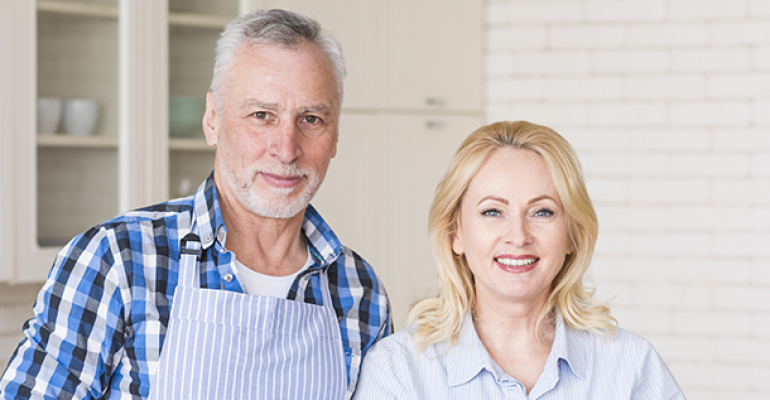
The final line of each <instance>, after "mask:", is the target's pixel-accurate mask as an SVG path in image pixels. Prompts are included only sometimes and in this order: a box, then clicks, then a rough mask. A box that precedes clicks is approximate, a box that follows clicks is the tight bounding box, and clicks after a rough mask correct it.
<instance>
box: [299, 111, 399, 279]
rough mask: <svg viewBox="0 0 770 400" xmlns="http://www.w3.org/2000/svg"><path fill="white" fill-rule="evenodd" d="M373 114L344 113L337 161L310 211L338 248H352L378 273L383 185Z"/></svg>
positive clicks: (382, 257)
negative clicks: (326, 225) (324, 224)
mask: <svg viewBox="0 0 770 400" xmlns="http://www.w3.org/2000/svg"><path fill="white" fill-rule="evenodd" d="M378 122H379V120H378V118H377V116H376V115H361V114H347V115H346V114H343V115H342V117H341V125H340V135H339V142H338V144H337V156H336V157H335V158H334V159H333V160H332V162H331V164H330V165H329V170H328V171H327V174H326V178H325V179H324V182H323V183H322V184H321V188H320V190H319V192H318V194H317V195H316V197H315V198H314V199H313V201H312V204H313V206H314V207H315V208H316V209H317V210H318V211H319V212H320V213H321V215H322V216H323V218H324V219H325V220H326V222H328V223H329V225H330V226H331V227H332V229H333V230H334V232H335V233H336V234H337V236H338V237H339V239H340V241H341V242H342V244H344V245H346V246H348V247H350V248H352V249H353V250H354V251H356V252H357V253H359V254H360V255H361V256H362V257H364V259H366V261H368V262H369V263H370V264H371V265H372V266H373V267H374V268H375V270H377V272H378V273H380V272H381V271H383V269H385V268H387V266H386V265H384V260H385V251H387V250H388V248H387V246H386V243H387V238H386V237H385V232H384V229H383V226H385V225H386V224H387V215H386V214H385V199H384V196H383V190H382V184H383V179H384V172H385V171H384V168H383V165H384V164H385V159H384V156H385V154H384V152H383V151H382V143H381V141H380V135H381V131H380V128H379V123H378Z"/></svg>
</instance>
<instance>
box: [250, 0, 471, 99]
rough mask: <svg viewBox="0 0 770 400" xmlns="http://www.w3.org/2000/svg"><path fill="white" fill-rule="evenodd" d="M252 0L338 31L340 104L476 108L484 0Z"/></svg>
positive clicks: (260, 4) (336, 33) (256, 3)
mask: <svg viewBox="0 0 770 400" xmlns="http://www.w3.org/2000/svg"><path fill="white" fill-rule="evenodd" d="M253 4H254V5H255V6H260V7H269V8H284V9H290V10H294V11H299V12H302V13H304V14H306V15H309V16H311V17H314V18H317V19H318V20H319V21H321V22H322V24H323V25H324V27H326V28H327V29H329V30H330V31H331V32H332V33H334V34H335V36H337V38H338V39H339V40H340V42H342V44H343V49H344V54H345V58H346V61H347V66H348V79H347V81H346V85H345V90H346V98H345V103H344V107H345V108H348V109H372V108H376V109H381V110H390V111H391V112H403V111H413V110H421V111H425V112H432V111H455V112H460V113H464V112H466V113H467V112H470V113H471V114H474V113H475V114H478V113H480V112H481V107H482V100H481V93H482V90H481V83H480V82H481V81H480V79H481V74H482V55H483V54H482V40H481V30H482V15H481V10H482V5H481V1H466V0H450V1H446V0H419V1H413V0H393V1H387V2H385V1H376V0H326V1H317V0H263V1H254V2H253Z"/></svg>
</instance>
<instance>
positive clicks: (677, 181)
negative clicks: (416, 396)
mask: <svg viewBox="0 0 770 400" xmlns="http://www.w3.org/2000/svg"><path fill="white" fill-rule="evenodd" d="M260 7H263V8H264V7H269V8H289V9H294V10H297V11H300V12H303V13H305V14H307V15H309V16H313V17H316V18H317V19H319V20H320V21H321V22H322V24H323V25H324V26H326V27H327V28H328V29H329V30H331V31H332V32H333V33H335V34H336V35H337V36H338V38H339V39H340V41H341V42H342V45H343V48H344V50H345V55H346V59H347V66H348V70H349V76H348V80H347V81H346V98H345V103H344V105H343V116H342V125H341V132H340V144H339V146H340V148H339V152H338V156H337V158H335V159H334V161H333V162H332V164H331V167H330V171H329V175H328V177H327V180H326V182H324V184H323V186H322V189H321V191H320V192H319V194H318V196H317V198H316V199H315V200H314V201H313V204H314V205H315V206H316V207H317V208H318V209H319V210H320V212H321V213H322V215H324V217H325V218H326V219H327V220H328V221H329V222H330V224H331V225H332V227H333V228H334V229H335V231H336V232H337V234H338V235H339V236H340V239H341V240H342V242H343V243H345V244H347V245H348V246H350V247H352V248H353V249H355V250H356V251H358V252H359V253H360V254H362V255H363V256H364V257H365V258H366V259H367V260H368V261H370V262H371V263H372V265H374V267H375V269H376V270H377V272H378V274H379V275H380V276H381V278H382V279H383V281H384V282H385V284H386V287H387V288H388V291H389V294H390V298H391V301H392V303H393V306H394V320H395V323H396V327H397V328H400V327H403V326H404V324H405V321H406V315H407V313H408V309H409V305H410V304H411V303H412V302H413V301H415V300H417V299H419V298H421V297H423V296H426V295H428V294H429V293H431V290H432V282H433V280H434V278H435V273H434V267H433V261H432V256H431V254H430V250H429V246H428V240H427V233H426V231H427V228H426V225H427V208H428V205H429V204H430V201H431V199H432V194H433V190H434V188H435V185H436V183H437V181H438V179H439V178H440V176H441V174H442V173H443V171H444V170H445V168H446V165H447V163H448V160H449V158H450V157H451V156H452V153H453V152H454V150H455V149H456V148H457V146H458V145H459V143H460V141H461V140H462V139H463V138H464V137H465V136H467V135H468V134H469V133H470V132H471V131H473V130H474V129H475V128H476V127H478V126H480V125H482V124H484V123H488V122H493V121H497V120H519V119H524V120H529V121H532V122H536V123H539V124H543V125H548V126H551V127H552V128H554V129H556V130H557V131H558V132H560V133H561V134H562V135H564V136H565V137H566V138H567V139H568V140H569V141H570V142H571V143H572V145H573V146H574V147H575V149H576V150H577V152H578V154H579V156H580V158H581V161H582V163H583V168H584V172H585V174H586V177H587V182H588V186H589V191H590V194H591V196H592V198H593V200H594V204H595V206H596V209H597V211H598V214H599V220H600V237H599V243H598V246H597V251H596V255H595V257H594V262H593V265H592V267H591V270H590V272H589V275H590V276H589V277H588V279H587V282H586V283H587V284H588V285H590V286H592V287H596V297H598V298H599V299H602V300H608V301H609V300H611V303H610V305H611V307H612V312H613V315H614V316H615V317H616V318H617V319H618V321H619V322H620V326H621V327H623V328H625V329H628V330H631V331H633V332H635V333H637V334H640V335H642V336H644V337H645V338H647V339H648V340H650V342H652V343H653V344H654V345H655V347H656V348H657V350H658V351H659V352H660V353H661V355H662V356H663V358H664V359H665V360H666V362H667V363H668V365H669V367H670V368H671V369H672V371H673V373H674V375H675V376H676V378H677V380H678V381H679V383H680V385H681V386H682V388H683V389H684V392H685V394H686V395H687V397H688V398H689V399H708V400H710V399H735V398H740V399H767V398H770V379H769V378H770V1H767V0H537V1H534V0H452V1H450V0H392V1H388V2H378V1H376V0H324V1H319V0H304V1H303V0H240V1H238V0H231V1H230V0H223V1H218V2H206V1H202V0H168V1H166V0H163V1H158V0H132V1H127V0H120V1H118V0H91V1H88V0H71V1H69V0H38V1H34V0H23V1H17V0H0V88H1V89H2V90H0V120H2V121H4V122H5V123H4V127H3V128H2V130H0V143H2V145H1V146H0V187H2V188H3V189H2V196H0V225H1V226H3V229H2V230H0V240H1V241H2V243H3V244H4V251H3V262H2V263H0V368H2V366H4V365H5V364H6V362H7V360H8V358H9V357H10V355H11V353H12V352H13V349H14V348H15V346H16V343H17V342H18V340H19V339H20V336H21V326H22V324H23V322H24V321H25V320H26V319H27V318H29V317H30V316H31V313H32V311H31V306H32V304H33V302H34V299H35V295H36V293H37V291H38V290H39V288H40V286H41V285H42V282H43V280H44V279H45V276H46V274H47V271H48V269H49V268H50V266H51V263H52V261H53V259H54V257H55V254H56V252H57V251H58V249H59V248H60V247H61V246H62V245H63V244H64V243H66V241H67V240H69V238H71V237H72V236H73V235H76V234H77V233H79V232H82V231H83V230H85V229H87V228H88V227H89V226H91V225H93V224H96V223H98V222H100V221H103V220H106V219H108V218H110V217H112V216H113V215H115V214H116V213H118V212H121V211H125V210H128V209H131V208H135V207H139V206H142V205H147V204H151V203H154V202H158V201H162V200H164V199H167V198H170V197H179V196H184V195H187V194H189V193H191V192H192V191H194V190H195V188H196V187H197V186H198V184H200V182H202V180H203V179H205V177H206V175H207V174H208V173H209V172H210V170H211V168H212V167H213V157H214V150H213V149H211V148H208V147H207V146H206V145H205V142H204V141H203V135H202V132H201V131H200V123H199V120H200V114H201V104H202V103H201V102H202V100H203V98H204V96H205V92H206V90H207V87H208V84H209V80H210V75H211V69H212V66H213V54H214V46H215V42H216V39H217V37H218V34H219V32H220V31H221V29H222V27H223V26H224V24H225V23H227V21H229V20H231V19H232V18H233V17H235V16H236V15H238V14H239V13H242V12H245V11H247V10H251V9H254V8H260ZM57 110H58V111H57Z"/></svg>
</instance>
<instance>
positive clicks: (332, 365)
mask: <svg viewBox="0 0 770 400" xmlns="http://www.w3.org/2000/svg"><path fill="white" fill-rule="evenodd" d="M195 230H196V229H195V228H193V231H195ZM180 253H181V257H180V261H179V283H178V285H177V288H176V292H175V294H174V300H173V304H172V306H171V317H170V319H169V324H168V329H167V331H166V339H165V341H164V344H163V350H162V352H161V356H160V361H159V364H158V371H157V373H156V374H155V376H154V378H153V380H152V382H151V386H150V399H160V400H174V399H180V400H190V399H233V400H235V399H251V400H255V399H319V400H321V399H323V400H327V399H343V398H344V397H345V393H346V392H347V370H346V367H345V356H344V352H343V349H342V339H341V336H340V330H339V325H338V323H337V318H336V314H335V312H334V309H333V307H332V301H331V295H330V294H329V285H328V282H327V279H328V278H327V276H326V272H325V271H320V278H321V290H322V292H323V299H324V304H323V305H322V306H318V305H314V304H307V303H303V302H298V301H292V300H286V299H279V298H275V297H263V296H253V295H247V294H242V293H236V292H231V291H226V290H212V289H201V288H200V279H199V269H198V258H199V256H200V254H201V244H200V241H199V239H198V236H197V235H195V234H189V235H187V236H185V238H184V239H183V240H182V244H181V249H180Z"/></svg>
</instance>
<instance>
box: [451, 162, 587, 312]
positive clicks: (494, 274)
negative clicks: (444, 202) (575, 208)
mask: <svg viewBox="0 0 770 400" xmlns="http://www.w3.org/2000/svg"><path fill="white" fill-rule="evenodd" d="M459 222H460V223H459V226H458V228H457V232H456V233H455V237H454V239H453V242H452V249H453V250H454V252H455V253H457V254H465V258H466V260H467V261H468V265H469V266H470V269H471V272H472V273H473V275H474V277H475V280H476V297H477V302H478V304H479V305H487V306H489V305H493V304H495V303H496V304H510V303H528V304H530V305H532V306H533V307H540V306H541V305H542V304H543V303H544V302H545V300H546V299H547V297H548V292H549V288H550V285H551V282H552V281H553V279H554V277H555V276H556V274H557V273H558V272H559V270H560V269H561V267H562V265H563V264H564V259H565V257H566V255H567V254H571V253H572V248H571V245H570V240H569V234H568V231H567V224H566V220H565V216H564V209H563V208H562V205H561V200H560V199H559V195H558V193H557V192H556V187H555V186H554V183H553V179H552V178H551V175H550V174H549V172H548V169H547V168H546V165H545V161H544V160H543V158H542V157H541V156H540V155H538V154H537V153H535V152H533V151H530V150H517V149H512V148H506V147H504V148H500V149H498V150H495V151H494V152H493V153H492V154H491V155H490V157H489V158H488V159H487V161H486V163H485V164H484V165H483V166H482V167H481V169H480V170H479V171H478V173H477V174H476V176H475V177H474V178H473V180H472V181H471V183H470V185H469V186H468V189H467V191H466V192H465V195H464V196H463V198H462V201H461V205H460V221H459ZM501 302H502V303H501Z"/></svg>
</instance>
